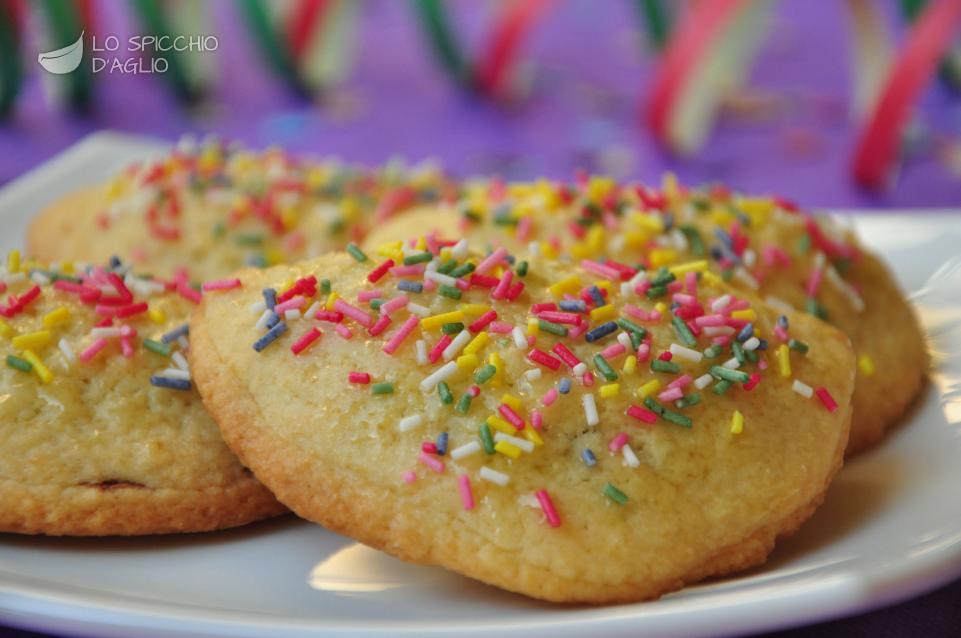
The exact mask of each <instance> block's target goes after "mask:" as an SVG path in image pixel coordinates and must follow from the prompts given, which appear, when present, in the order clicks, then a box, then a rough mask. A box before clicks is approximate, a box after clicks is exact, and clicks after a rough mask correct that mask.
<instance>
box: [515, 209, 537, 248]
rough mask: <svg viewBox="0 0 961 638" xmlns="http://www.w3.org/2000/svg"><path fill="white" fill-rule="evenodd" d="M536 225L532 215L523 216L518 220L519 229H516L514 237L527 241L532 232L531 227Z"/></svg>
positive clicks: (521, 241)
mask: <svg viewBox="0 0 961 638" xmlns="http://www.w3.org/2000/svg"><path fill="white" fill-rule="evenodd" d="M533 225H534V218H533V217H531V216H529V215H528V216H526V217H521V220H520V221H519V222H517V230H516V231H515V234H514V237H515V238H516V239H517V241H519V242H520V243H522V244H523V243H526V242H527V240H528V238H529V237H530V234H531V227H532V226H533Z"/></svg>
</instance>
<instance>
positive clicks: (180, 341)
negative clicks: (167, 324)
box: [177, 335, 190, 352]
mask: <svg viewBox="0 0 961 638" xmlns="http://www.w3.org/2000/svg"><path fill="white" fill-rule="evenodd" d="M177 345H178V346H180V349H181V350H182V351H183V352H188V351H190V342H189V341H187V337H185V336H183V335H180V336H179V337H177Z"/></svg>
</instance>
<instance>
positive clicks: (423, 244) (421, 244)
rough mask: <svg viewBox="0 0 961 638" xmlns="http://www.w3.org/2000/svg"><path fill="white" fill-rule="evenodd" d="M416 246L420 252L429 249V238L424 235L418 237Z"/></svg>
mask: <svg viewBox="0 0 961 638" xmlns="http://www.w3.org/2000/svg"><path fill="white" fill-rule="evenodd" d="M414 248H416V249H417V250H419V251H420V252H424V251H425V250H427V238H426V237H424V236H423V235H421V236H420V237H418V238H417V243H416V244H414Z"/></svg>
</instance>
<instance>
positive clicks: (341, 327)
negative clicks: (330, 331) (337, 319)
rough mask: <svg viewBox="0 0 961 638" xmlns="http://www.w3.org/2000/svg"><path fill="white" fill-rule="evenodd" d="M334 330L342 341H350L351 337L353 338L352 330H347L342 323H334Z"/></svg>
mask: <svg viewBox="0 0 961 638" xmlns="http://www.w3.org/2000/svg"><path fill="white" fill-rule="evenodd" d="M334 330H336V331H337V334H339V335H340V336H341V337H343V338H344V339H350V338H351V337H353V336H354V332H353V330H351V329H350V328H348V327H347V326H345V325H344V324H342V323H335V324H334Z"/></svg>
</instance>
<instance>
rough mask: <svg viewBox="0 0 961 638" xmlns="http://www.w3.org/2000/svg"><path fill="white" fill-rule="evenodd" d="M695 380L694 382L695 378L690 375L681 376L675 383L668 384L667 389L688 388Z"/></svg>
mask: <svg viewBox="0 0 961 638" xmlns="http://www.w3.org/2000/svg"><path fill="white" fill-rule="evenodd" d="M693 380H694V377H692V376H691V375H689V374H682V375H681V376H679V377H678V378H676V379H674V380H673V381H671V382H670V383H668V384H667V387H668V388H683V387H686V386H687V385H688V384H689V383H690V382H691V381H693Z"/></svg>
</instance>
